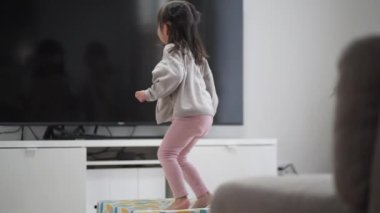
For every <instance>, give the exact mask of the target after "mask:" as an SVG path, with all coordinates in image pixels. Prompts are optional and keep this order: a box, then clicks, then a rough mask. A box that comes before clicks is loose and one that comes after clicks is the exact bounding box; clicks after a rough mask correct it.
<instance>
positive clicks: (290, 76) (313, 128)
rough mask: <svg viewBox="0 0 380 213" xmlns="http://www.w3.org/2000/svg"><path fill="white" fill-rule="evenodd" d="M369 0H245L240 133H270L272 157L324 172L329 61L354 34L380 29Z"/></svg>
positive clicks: (332, 67) (328, 143) (332, 77)
mask: <svg viewBox="0 0 380 213" xmlns="http://www.w3.org/2000/svg"><path fill="white" fill-rule="evenodd" d="M379 11H380V2H379V1H376V0H361V1H357V0H286V1H276V0H245V1H244V21H245V23H244V29H245V33H244V44H245V45H244V74H245V76H244V79H245V82H244V83H245V85H244V92H245V95H244V100H245V104H244V106H245V126H244V136H246V137H277V138H278V139H279V153H278V154H279V161H280V162H294V163H295V166H296V168H297V169H298V170H300V171H301V172H303V173H315V172H328V171H331V163H330V162H331V154H332V149H331V147H332V130H333V113H334V101H335V100H334V96H333V92H334V85H335V81H336V77H337V75H336V64H337V60H338V58H339V55H340V53H341V51H342V50H343V48H344V47H345V46H346V44H347V43H348V42H349V41H351V40H352V39H354V38H357V37H360V36H362V35H367V34H369V33H373V32H380V12H379Z"/></svg>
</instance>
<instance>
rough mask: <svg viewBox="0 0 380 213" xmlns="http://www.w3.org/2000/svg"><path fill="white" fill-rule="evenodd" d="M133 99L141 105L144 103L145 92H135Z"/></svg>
mask: <svg viewBox="0 0 380 213" xmlns="http://www.w3.org/2000/svg"><path fill="white" fill-rule="evenodd" d="M135 97H136V98H137V100H139V101H140V103H143V102H145V101H146V97H145V92H144V90H140V91H137V92H136V93H135Z"/></svg>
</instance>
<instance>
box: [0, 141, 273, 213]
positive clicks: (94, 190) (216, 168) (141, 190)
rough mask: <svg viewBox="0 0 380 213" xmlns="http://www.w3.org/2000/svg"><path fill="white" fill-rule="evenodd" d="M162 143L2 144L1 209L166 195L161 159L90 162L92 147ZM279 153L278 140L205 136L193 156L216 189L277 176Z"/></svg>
mask: <svg viewBox="0 0 380 213" xmlns="http://www.w3.org/2000/svg"><path fill="white" fill-rule="evenodd" d="M160 143H161V140H159V139H146V140H145V139H133V140H95V141H90V140H85V141H9V142H1V143H0V172H1V175H0V209H1V210H0V212H11V213H25V212H28V213H40V212H54V213H67V212H70V213H85V212H86V213H92V212H95V210H94V205H96V203H97V202H98V201H99V200H113V199H115V200H119V199H154V198H165V195H166V194H167V193H166V191H165V188H166V186H165V177H164V174H163V171H162V169H161V168H160V167H159V161H158V160H157V159H151V158H150V159H147V160H141V159H139V160H120V161H119V160H113V161H87V160H86V149H88V148H89V147H95V148H97V147H114V148H115V147H125V148H126V149H128V148H129V149H130V150H133V149H136V148H139V149H143V150H146V149H147V147H150V148H152V147H155V148H157V147H158V146H159V145H160ZM276 154H277V144H276V140H275V139H201V140H200V141H199V142H198V143H197V145H196V146H195V147H194V148H193V150H192V151H191V152H190V155H189V160H190V161H191V162H192V163H194V164H195V166H196V167H197V168H198V169H199V172H200V174H201V176H202V177H203V179H204V181H205V182H206V184H207V186H208V187H209V189H210V190H211V191H214V190H215V189H216V188H217V187H218V186H219V185H220V184H221V183H223V182H226V181H229V180H232V179H235V178H242V177H248V176H274V175H276V169H277V157H276ZM97 166H98V168H95V169H88V168H87V167H89V168H90V167H91V168H94V167H97ZM99 166H100V168H101V169H100V168H99ZM115 167H123V168H115ZM125 167H127V168H125ZM189 192H190V196H194V195H193V194H192V193H191V190H189ZM86 208H87V209H86Z"/></svg>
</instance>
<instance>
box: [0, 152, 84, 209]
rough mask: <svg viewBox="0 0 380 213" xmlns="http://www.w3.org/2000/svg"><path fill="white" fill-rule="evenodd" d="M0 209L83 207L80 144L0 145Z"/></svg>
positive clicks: (81, 153) (82, 160)
mask: <svg viewBox="0 0 380 213" xmlns="http://www.w3.org/2000/svg"><path fill="white" fill-rule="evenodd" d="M0 171H1V175H0V206H1V212H12V213H25V212H30V213H40V212H54V213H67V212H72V213H83V212H85V211H86V205H85V203H86V191H85V190H86V188H85V186H86V182H85V181H86V151H85V149H84V148H40V149H0Z"/></svg>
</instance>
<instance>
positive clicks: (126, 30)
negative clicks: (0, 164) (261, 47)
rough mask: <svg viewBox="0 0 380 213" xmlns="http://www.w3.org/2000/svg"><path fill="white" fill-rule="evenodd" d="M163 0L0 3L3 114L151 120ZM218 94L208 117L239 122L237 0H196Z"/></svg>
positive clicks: (1, 118) (23, 120)
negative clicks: (143, 96)
mask: <svg viewBox="0 0 380 213" xmlns="http://www.w3.org/2000/svg"><path fill="white" fill-rule="evenodd" d="M164 2H165V1H162V0H109V1H106V0H65V1H61V0H4V1H1V3H0V16H1V19H0V23H1V24H0V27H1V29H2V32H1V34H0V46H1V48H0V97H1V98H0V123H1V124H31V125H32V124H110V125H115V124H119V125H120V124H125V125H139V124H154V123H155V103H145V104H141V103H138V101H137V100H136V99H135V98H134V92H135V91H136V90H141V89H146V88H147V87H148V86H150V85H151V71H152V69H153V68H154V66H155V65H156V64H157V63H158V62H159V60H160V58H161V56H162V49H163V47H162V45H161V44H160V42H159V40H158V38H157V35H156V31H157V11H158V9H159V8H160V6H161V5H162V4H163V3H164ZM190 2H192V3H193V4H194V5H195V6H196V7H197V9H198V10H199V11H200V12H201V13H202V20H201V24H200V32H201V36H202V38H203V41H204V43H205V46H206V48H207V50H208V53H209V55H210V58H209V63H210V67H211V69H212V70H213V74H214V78H215V84H216V89H217V93H218V95H219V99H220V103H219V108H218V112H217V114H216V116H215V119H214V123H215V124H242V122H243V100H242V97H243V82H242V80H243V72H242V53H243V50H242V25H243V20H242V0H234V1H231V0H194V1H190Z"/></svg>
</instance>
